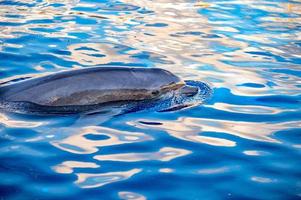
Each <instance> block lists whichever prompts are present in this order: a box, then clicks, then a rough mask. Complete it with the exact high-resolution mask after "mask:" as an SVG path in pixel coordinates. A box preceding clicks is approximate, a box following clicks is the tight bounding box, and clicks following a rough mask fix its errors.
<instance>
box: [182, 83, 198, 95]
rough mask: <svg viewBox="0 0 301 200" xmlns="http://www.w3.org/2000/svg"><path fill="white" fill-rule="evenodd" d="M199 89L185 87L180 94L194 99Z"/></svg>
mask: <svg viewBox="0 0 301 200" xmlns="http://www.w3.org/2000/svg"><path fill="white" fill-rule="evenodd" d="M198 91H199V89H198V88H197V87H193V86H188V85H185V86H183V87H182V88H181V89H180V94H182V95H185V96H187V97H192V96H194V95H196V94H197V93H198Z"/></svg>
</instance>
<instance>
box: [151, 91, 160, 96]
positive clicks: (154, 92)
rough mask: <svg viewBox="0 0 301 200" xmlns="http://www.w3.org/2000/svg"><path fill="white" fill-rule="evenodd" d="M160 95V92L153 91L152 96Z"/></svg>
mask: <svg viewBox="0 0 301 200" xmlns="http://www.w3.org/2000/svg"><path fill="white" fill-rule="evenodd" d="M159 93H160V92H159V90H154V91H152V95H158V94H159Z"/></svg>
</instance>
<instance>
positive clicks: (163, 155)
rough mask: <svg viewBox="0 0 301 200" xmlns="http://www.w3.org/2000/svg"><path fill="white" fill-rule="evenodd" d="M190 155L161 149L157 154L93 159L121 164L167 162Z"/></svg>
mask: <svg viewBox="0 0 301 200" xmlns="http://www.w3.org/2000/svg"><path fill="white" fill-rule="evenodd" d="M190 153H191V151H188V150H185V149H178V148H172V147H164V148H161V149H160V150H159V151H158V152H151V153H123V154H110V155H97V156H94V158H95V159H96V160H110V161H122V162H137V161H145V160H159V161H165V162H167V161H170V160H173V159H175V158H178V157H181V156H185V155H187V154H190Z"/></svg>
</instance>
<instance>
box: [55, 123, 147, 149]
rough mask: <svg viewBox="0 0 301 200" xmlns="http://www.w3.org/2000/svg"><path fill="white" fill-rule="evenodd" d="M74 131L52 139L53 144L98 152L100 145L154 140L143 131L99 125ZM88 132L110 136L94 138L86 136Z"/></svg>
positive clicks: (61, 147)
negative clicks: (55, 139) (130, 130)
mask: <svg viewBox="0 0 301 200" xmlns="http://www.w3.org/2000/svg"><path fill="white" fill-rule="evenodd" d="M73 131H76V132H73ZM73 131H72V130H71V134H70V133H69V135H68V136H67V137H65V138H60V140H58V141H52V142H51V144H52V145H54V146H55V147H57V148H59V149H62V150H64V151H67V152H71V153H76V154H91V153H95V152H97V151H98V148H100V147H105V146H112V145H119V144H126V143H135V142H142V141H148V140H152V137H151V136H149V135H146V134H144V133H141V132H128V131H121V130H115V129H110V128H105V127H97V126H90V127H84V128H81V129H76V130H73ZM68 132H69V130H68ZM88 134H89V135H91V134H93V135H105V136H108V138H105V139H103V138H102V139H100V140H92V139H89V138H87V137H85V136H86V135H88Z"/></svg>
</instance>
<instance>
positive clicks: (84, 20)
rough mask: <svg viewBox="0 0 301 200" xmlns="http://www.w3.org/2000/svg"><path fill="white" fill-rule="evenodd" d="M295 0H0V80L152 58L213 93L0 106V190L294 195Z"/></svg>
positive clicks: (300, 57)
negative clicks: (149, 102)
mask: <svg viewBox="0 0 301 200" xmlns="http://www.w3.org/2000/svg"><path fill="white" fill-rule="evenodd" d="M300 41H301V2H300V1H299V0H294V1H288V0H287V1H285V0H273V1H267V0H266V1H263V0H256V1H255V0H248V1H243V0H241V1H228V0H226V1H213V0H212V1H211V0H207V1H181V0H174V1H172V0H164V1H163V0H158V1H146V0H139V1H133V0H121V1H105V0H104V1H97V0H36V1H34V0H23V1H21V0H20V1H17V0H0V77H1V82H5V81H9V80H14V79H19V78H21V79H22V78H24V77H32V76H38V75H42V74H47V73H51V72H57V71H61V70H66V69H77V68H81V67H92V66H100V65H115V66H134V67H149V68H151V67H159V68H163V69H167V70H169V71H171V72H173V73H175V74H177V75H178V76H180V77H182V78H183V79H185V80H197V81H202V82H206V83H208V84H209V85H210V86H211V88H213V94H212V97H211V98H210V99H208V100H207V101H206V102H204V103H203V104H202V105H198V106H194V107H191V108H187V109H182V110H178V111H174V112H172V111H171V112H156V111H151V110H144V111H140V112H134V113H129V114H125V115H120V116H116V117H114V116H113V115H110V116H106V115H91V116H70V117H38V116H31V115H20V114H13V113H7V112H1V113H0V199H88V200H90V199H91V200H92V199H105V200H107V199H108V200H109V199H129V200H130V199H131V200H132V199H135V200H138V199H139V200H142V199H180V200H182V199H301V168H300V166H301V108H300V107H301V78H300V77H301V68H300V66H301V42H300Z"/></svg>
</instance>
